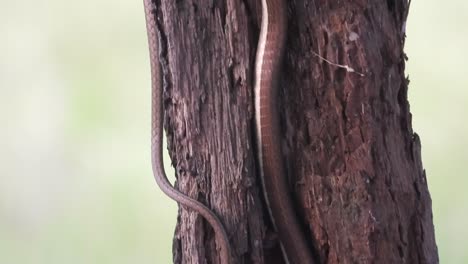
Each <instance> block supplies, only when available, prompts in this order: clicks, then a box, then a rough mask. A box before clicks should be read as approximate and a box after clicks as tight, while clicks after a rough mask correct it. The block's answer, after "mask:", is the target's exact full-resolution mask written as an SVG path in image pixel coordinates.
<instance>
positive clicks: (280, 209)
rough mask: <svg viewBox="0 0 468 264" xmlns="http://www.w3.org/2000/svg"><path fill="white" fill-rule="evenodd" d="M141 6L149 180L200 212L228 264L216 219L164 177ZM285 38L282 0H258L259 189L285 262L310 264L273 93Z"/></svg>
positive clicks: (153, 58) (155, 65)
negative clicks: (147, 86)
mask: <svg viewBox="0 0 468 264" xmlns="http://www.w3.org/2000/svg"><path fill="white" fill-rule="evenodd" d="M144 6H145V15H146V26H147V31H148V42H149V49H150V62H151V81H152V126H151V130H152V132H151V152H152V166H153V174H154V178H155V180H156V182H157V184H158V186H159V187H160V189H161V190H162V191H163V192H164V193H165V194H166V195H167V196H169V197H170V198H171V199H173V200H175V201H176V202H178V203H180V204H182V205H183V206H186V207H188V208H190V209H192V210H194V211H196V212H197V213H199V214H201V215H202V216H203V217H204V218H205V219H206V220H207V221H208V222H209V224H210V225H211V226H212V228H213V229H214V232H215V233H216V239H217V243H218V244H219V246H220V248H221V256H220V258H221V263H223V264H229V263H234V262H233V261H232V259H231V257H232V256H231V248H230V244H229V238H228V236H227V233H226V231H225V229H224V227H223V224H222V223H221V221H220V219H219V218H218V217H217V216H216V214H215V213H214V212H213V211H211V210H210V209H209V208H208V207H206V206H205V205H203V204H202V203H200V202H198V201H197V200H195V199H192V198H190V197H188V196H187V195H185V194H183V193H181V192H179V191H178V190H176V189H175V188H174V187H173V186H172V185H171V183H170V182H169V180H168V179H167V176H166V174H165V171H164V166H163V160H162V133H163V106H162V89H163V88H162V80H161V69H160V64H159V59H158V56H159V54H158V37H157V28H156V10H155V6H154V4H153V3H152V1H151V0H144ZM285 36H286V6H285V2H284V0H262V26H261V33H260V39H259V43H258V49H257V56H256V61H255V64H256V67H255V111H256V128H257V142H258V152H259V153H258V156H259V162H260V172H261V178H262V184H263V190H264V193H265V198H266V201H267V203H268V204H267V207H268V210H269V213H270V216H271V218H272V221H273V223H274V225H275V228H276V230H277V232H278V236H279V239H280V242H281V247H282V250H283V253H284V256H285V260H286V262H288V263H294V264H299V263H304V264H309V263H310V264H311V263H313V258H312V256H311V253H310V250H309V248H308V246H307V242H306V240H305V235H304V234H303V233H302V230H301V228H300V224H299V222H298V219H297V217H296V215H295V212H294V209H293V202H292V198H291V196H290V194H289V189H288V184H287V180H286V175H285V169H284V164H283V162H284V161H283V158H282V156H281V147H280V146H281V140H280V137H279V136H280V134H279V117H278V112H277V103H276V93H277V92H276V91H277V87H278V75H279V68H280V62H281V58H282V53H283V49H284V43H285Z"/></svg>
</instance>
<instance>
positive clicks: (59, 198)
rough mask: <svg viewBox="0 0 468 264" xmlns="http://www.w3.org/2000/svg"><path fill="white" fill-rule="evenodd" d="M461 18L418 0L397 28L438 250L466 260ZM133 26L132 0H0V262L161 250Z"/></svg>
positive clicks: (466, 40) (136, 9) (467, 151)
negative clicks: (403, 32)
mask: <svg viewBox="0 0 468 264" xmlns="http://www.w3.org/2000/svg"><path fill="white" fill-rule="evenodd" d="M111 3H112V4H111ZM467 23H468V3H467V2H465V1H462V0H451V1H447V2H440V1H435V0H426V1H413V3H412V8H411V12H410V15H409V20H408V27H407V33H408V38H407V43H406V52H407V54H408V56H409V58H410V60H409V62H408V64H407V73H408V74H409V76H410V79H411V83H410V92H409V96H410V98H409V100H410V102H411V111H412V113H413V125H414V129H415V131H416V132H417V133H419V135H420V137H421V141H422V147H423V148H422V151H423V162H424V166H425V168H426V171H427V176H428V181H429V187H430V191H431V195H432V200H433V212H434V224H435V229H436V239H437V244H438V247H439V254H440V259H441V263H468V250H466V249H467V248H466V247H467V245H468V228H466V223H467V221H468V192H467V191H466V186H467V185H468V179H467V178H466V176H468V175H466V171H467V170H466V168H465V166H466V165H467V164H468V136H466V135H467V133H468V125H467V124H466V121H467V117H466V116H467V114H468V111H467V110H466V109H467V108H466V105H467V104H468V80H467V77H468V70H467V66H466V58H467V56H466V47H468V27H466V25H467ZM145 30H146V29H145V22H144V14H143V5H142V1H121V2H116V1H112V2H111V1H91V0H82V1H58V0H49V1H6V0H3V1H2V3H1V5H0V36H1V40H0V89H1V90H0V123H1V124H2V127H1V129H0V263H5V264H9V263H21V264H23V263H49V264H53V263H171V259H172V258H171V248H172V235H173V230H174V225H175V220H176V210H177V209H176V205H175V203H173V202H171V201H170V200H169V199H168V198H166V197H165V196H164V195H162V194H161V192H159V191H158V190H157V189H156V185H155V183H154V180H153V178H152V174H151V171H150V169H151V168H150V155H149V136H150V135H149V130H150V120H149V118H150V99H149V98H150V78H149V77H150V76H149V62H148V49H147V40H146V31H145Z"/></svg>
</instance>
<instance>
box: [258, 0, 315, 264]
mask: <svg viewBox="0 0 468 264" xmlns="http://www.w3.org/2000/svg"><path fill="white" fill-rule="evenodd" d="M286 8H287V7H286V3H285V1H284V0H262V25H261V31H260V39H259V42H258V48H257V57H256V61H255V62H256V66H255V111H256V113H255V117H256V128H257V144H258V157H259V162H260V174H261V175H260V176H261V179H262V184H263V191H264V194H265V198H266V201H267V207H268V210H269V213H270V217H271V218H272V222H273V224H274V226H275V228H276V231H277V232H278V237H279V239H280V243H281V249H282V251H283V255H284V258H285V261H286V263H293V264H301V263H304V264H312V263H314V259H313V256H312V254H311V249H310V248H309V247H308V244H307V241H306V239H305V235H304V233H303V230H302V229H301V225H300V223H299V221H298V218H297V216H296V214H295V211H294V207H293V201H292V197H291V195H290V193H289V188H288V182H287V179H286V174H285V168H284V159H283V157H282V156H281V153H282V152H281V138H280V132H279V131H280V129H279V114H278V109H277V107H278V103H277V90H278V86H279V78H278V77H279V74H280V68H281V60H282V57H283V53H284V45H285V41H286V28H287V17H286V16H287V12H286V11H287V10H286Z"/></svg>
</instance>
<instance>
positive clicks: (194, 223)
mask: <svg viewBox="0 0 468 264" xmlns="http://www.w3.org/2000/svg"><path fill="white" fill-rule="evenodd" d="M156 2H157V4H158V5H159V6H160V7H161V13H160V20H159V28H160V30H161V32H162V34H161V43H162V53H161V62H162V64H163V71H164V79H165V89H166V92H165V106H166V109H167V113H166V123H165V126H166V129H167V131H168V143H169V151H170V153H171V157H172V160H173V163H174V165H175V167H176V171H177V177H178V181H177V186H178V188H180V190H182V191H183V192H185V193H188V194H190V195H191V196H192V197H195V198H197V199H199V200H200V201H202V202H204V203H205V204H207V205H208V206H210V207H211V208H213V209H214V211H215V212H216V213H217V214H218V215H219V216H220V217H221V219H222V220H223V222H224V223H225V225H226V227H227V230H228V233H229V234H230V236H231V243H232V246H233V250H234V252H235V253H236V256H237V260H238V263H273V264H274V263H282V260H281V258H280V257H278V256H277V255H276V256H275V254H277V253H278V252H279V250H278V248H277V241H275V238H274V234H271V233H270V232H269V231H267V230H270V229H271V228H270V226H271V225H270V223H269V221H268V219H267V214H266V211H265V210H264V205H263V198H262V196H261V190H260V188H261V185H260V182H259V181H258V179H257V178H256V177H257V172H256V167H255V162H256V160H255V159H256V158H255V142H254V118H253V117H254V116H253V98H252V96H253V72H254V70H253V69H254V68H253V67H254V59H255V49H256V45H257V44H256V41H257V40H258V32H259V23H258V22H259V17H258V15H259V14H260V12H259V8H260V5H259V2H258V3H257V2H256V1H254V0H216V1H212V0H185V1H182V0H174V1H161V0H159V1H156ZM406 10H407V4H406V2H405V1H403V0H395V1H390V0H388V1H383V0H379V1H364V0H360V1H338V0H327V1H324V0H316V1H310V0H294V1H293V0H291V1H289V9H288V14H289V31H288V40H287V47H286V50H287V51H286V60H285V62H284V67H283V71H282V77H281V87H282V88H281V91H282V92H281V96H280V98H281V104H280V105H279V107H280V108H281V110H280V111H279V112H280V113H281V120H282V122H281V125H282V133H283V136H284V140H283V142H281V144H282V146H283V149H284V152H285V159H286V160H287V165H288V174H289V177H290V183H291V190H293V191H294V195H295V199H296V202H297V209H298V214H299V216H300V217H301V220H302V222H303V223H304V232H306V233H307V235H308V238H309V240H310V241H309V242H310V243H311V248H313V250H314V251H315V252H316V254H317V255H318V256H319V257H320V262H321V263H438V255H437V246H436V243H435V239H434V228H433V223H432V210H431V199H430V196H429V192H428V188H427V182H426V177H425V172H424V169H423V166H422V162H421V154H420V142H419V138H418V136H417V135H416V134H415V133H414V132H413V130H412V125H411V114H410V111H409V104H408V101H407V88H408V86H407V84H408V81H407V80H406V78H405V73H404V69H405V54H404V53H403V46H404V32H403V29H404V21H405V14H406ZM319 56H321V57H323V58H326V59H327V60H329V61H330V62H331V63H335V64H340V65H347V66H348V67H350V68H352V69H354V70H355V71H357V72H359V73H362V74H363V75H364V76H361V75H360V74H357V73H353V72H347V70H346V69H344V68H342V67H337V66H336V65H332V64H331V63H330V62H327V61H325V60H324V59H322V58H320V57H319ZM179 213H180V215H179V216H180V217H179V222H178V225H177V229H176V234H175V238H174V254H175V259H174V260H175V263H218V262H217V260H218V259H217V258H216V248H215V243H214V234H213V233H212V230H211V229H210V227H209V226H208V225H207V224H206V222H205V221H204V220H203V219H202V218H201V217H199V216H197V215H196V214H194V213H192V212H188V211H186V210H182V211H179ZM312 246H313V247H312ZM272 256H273V257H272Z"/></svg>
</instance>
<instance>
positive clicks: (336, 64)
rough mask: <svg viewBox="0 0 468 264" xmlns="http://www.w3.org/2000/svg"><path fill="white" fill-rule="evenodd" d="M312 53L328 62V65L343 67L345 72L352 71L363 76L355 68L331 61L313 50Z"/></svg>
mask: <svg viewBox="0 0 468 264" xmlns="http://www.w3.org/2000/svg"><path fill="white" fill-rule="evenodd" d="M312 53H313V54H314V55H315V56H317V57H319V58H320V59H322V60H324V61H325V62H327V63H328V64H330V65H333V66H336V67H339V68H343V69H345V70H346V71H347V72H353V73H356V74H358V75H360V76H364V74H363V73H360V72H357V71H356V70H354V69H353V68H351V67H349V66H348V65H342V64H338V63H334V62H331V61H329V60H327V59H325V58H324V57H322V56H320V55H319V54H318V53H316V52H315V51H312Z"/></svg>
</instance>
